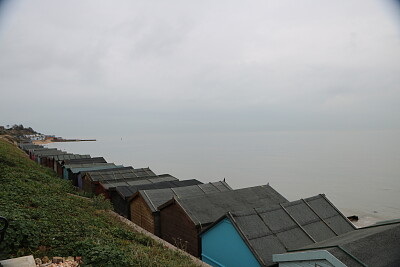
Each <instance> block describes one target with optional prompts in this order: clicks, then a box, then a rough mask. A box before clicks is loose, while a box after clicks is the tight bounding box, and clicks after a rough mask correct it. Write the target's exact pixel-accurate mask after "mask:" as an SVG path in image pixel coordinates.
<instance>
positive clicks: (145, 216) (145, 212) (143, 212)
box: [130, 195, 156, 234]
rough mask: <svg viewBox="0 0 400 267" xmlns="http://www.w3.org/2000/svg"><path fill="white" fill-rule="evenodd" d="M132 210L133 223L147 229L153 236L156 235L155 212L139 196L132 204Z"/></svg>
mask: <svg viewBox="0 0 400 267" xmlns="http://www.w3.org/2000/svg"><path fill="white" fill-rule="evenodd" d="M130 210H131V221H132V222H134V223H136V224H137V225H139V226H140V227H142V228H144V229H146V230H147V231H149V232H150V233H152V234H156V233H155V231H154V216H153V212H152V211H151V209H150V208H149V206H147V203H146V201H144V199H143V198H142V197H141V196H140V195H138V196H137V197H136V198H135V199H133V200H132V201H131V203H130Z"/></svg>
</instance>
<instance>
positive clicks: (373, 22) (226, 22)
mask: <svg viewBox="0 0 400 267" xmlns="http://www.w3.org/2000/svg"><path fill="white" fill-rule="evenodd" d="M399 85H400V4H399V1H394V0H336V1H331V0H329V1H328V0H318V1H317V0H279V1H278V0H250V1H237V0H231V1H210V0H204V1H183V0H172V1H148V0H143V1H137V0H135V1H122V0H121V1H104V0H87V1H79V0H70V1H54V0H36V1H20V0H13V1H10V0H8V1H7V0H3V1H0V93H1V94H0V125H7V124H10V125H12V124H21V123H22V124H23V125H24V126H31V127H33V128H34V129H36V130H38V131H40V132H43V133H48V134H56V135H60V136H71V135H75V136H76V137H81V136H89V137H90V136H91V135H93V134H94V133H98V132H102V133H105V134H114V133H117V132H118V133H120V132H123V133H125V134H130V133H138V132H141V133H150V132H172V133H174V132H188V133H190V132H199V131H200V132H243V131H252V132H257V131H308V130H310V131H313V130H327V131H334V130H388V129H389V130H390V129H400V116H399V114H400V104H399V102H400V87H399ZM78 129H79V130H78ZM78 133H79V134H78ZM77 135H78V136H77Z"/></svg>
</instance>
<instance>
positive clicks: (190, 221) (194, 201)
mask: <svg viewBox="0 0 400 267" xmlns="http://www.w3.org/2000/svg"><path fill="white" fill-rule="evenodd" d="M286 202H288V200H287V199H286V198H284V197H283V196H282V195H281V194H279V193H278V192H277V191H275V189H273V188H272V187H271V186H269V185H262V186H255V187H249V188H242V189H237V190H231V191H226V192H218V193H214V194H206V195H199V196H190V197H185V198H183V197H174V198H173V199H171V200H169V201H168V202H167V203H165V204H163V205H161V206H159V210H160V225H161V227H160V229H161V238H162V239H164V240H166V241H167V242H169V243H171V244H175V245H177V246H178V247H181V248H182V249H184V250H186V251H187V252H188V253H190V254H192V255H193V256H196V257H200V255H201V254H200V250H201V246H200V238H199V233H200V232H201V231H203V230H204V229H206V228H207V227H209V226H210V225H211V224H212V223H214V222H215V221H216V220H218V219H219V218H220V217H221V216H223V215H224V214H225V213H226V212H228V211H232V210H242V209H248V208H252V207H261V206H269V205H273V204H279V203H286ZM132 214H134V213H132Z"/></svg>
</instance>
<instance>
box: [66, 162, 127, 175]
mask: <svg viewBox="0 0 400 267" xmlns="http://www.w3.org/2000/svg"><path fill="white" fill-rule="evenodd" d="M120 167H123V166H122V165H115V164H114V163H100V164H92V165H90V166H83V167H73V168H69V169H70V171H71V172H72V173H80V172H87V171H93V170H105V169H114V168H120Z"/></svg>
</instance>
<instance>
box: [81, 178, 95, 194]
mask: <svg viewBox="0 0 400 267" xmlns="http://www.w3.org/2000/svg"><path fill="white" fill-rule="evenodd" d="M95 188H96V185H95V184H94V183H93V182H92V181H91V180H90V178H89V176H87V175H84V176H83V177H82V189H83V191H85V192H87V193H92V194H94V193H95Z"/></svg>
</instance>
